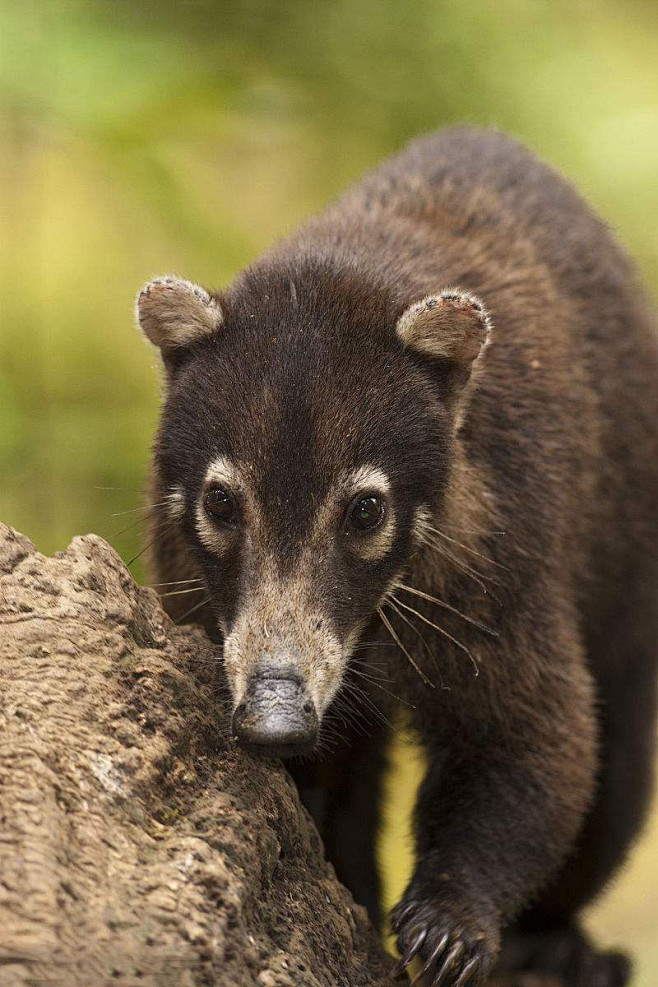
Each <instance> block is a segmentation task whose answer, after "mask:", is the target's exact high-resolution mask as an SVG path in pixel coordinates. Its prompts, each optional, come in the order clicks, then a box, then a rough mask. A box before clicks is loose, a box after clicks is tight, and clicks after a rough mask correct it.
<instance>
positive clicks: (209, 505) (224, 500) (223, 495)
mask: <svg viewBox="0 0 658 987" xmlns="http://www.w3.org/2000/svg"><path fill="white" fill-rule="evenodd" d="M203 504H204V507H205V509H206V511H207V512H208V514H210V515H212V517H213V518H214V519H215V520H216V521H221V523H222V524H230V525H233V524H235V522H236V521H237V516H238V510H237V507H236V505H235V500H234V499H233V496H232V494H230V493H229V492H228V490H225V489H224V487H211V488H210V489H209V490H207V491H206V494H205V496H204V498H203Z"/></svg>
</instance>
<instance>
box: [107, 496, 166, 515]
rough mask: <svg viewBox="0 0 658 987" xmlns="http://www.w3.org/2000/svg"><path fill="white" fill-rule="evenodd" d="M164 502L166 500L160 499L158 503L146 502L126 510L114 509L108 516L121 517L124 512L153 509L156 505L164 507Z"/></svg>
mask: <svg viewBox="0 0 658 987" xmlns="http://www.w3.org/2000/svg"><path fill="white" fill-rule="evenodd" d="M166 503H167V502H166V501H165V500H161V501H160V502H159V503H158V504H146V505H142V506H141V507H130V508H128V510H127V511H114V512H113V513H112V514H110V517H122V516H123V515H124V514H136V513H137V511H142V512H146V511H154V510H155V509H156V507H164V506H165V504H166Z"/></svg>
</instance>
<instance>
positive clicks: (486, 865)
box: [392, 653, 596, 987]
mask: <svg viewBox="0 0 658 987" xmlns="http://www.w3.org/2000/svg"><path fill="white" fill-rule="evenodd" d="M490 660H491V661H493V660H494V659H493V656H491V659H490ZM523 662H524V671H523V675H519V674H517V676H516V680H514V678H513V677H512V676H509V677H507V676H505V675H504V673H503V674H502V675H501V666H500V665H499V667H498V668H494V669H491V670H490V672H489V676H490V678H489V680H488V681H487V680H486V679H485V681H480V688H481V693H480V707H479V708H480V710H482V708H483V707H484V710H483V711H482V713H481V715H478V702H477V698H476V693H475V690H474V693H473V694H472V695H469V696H466V697H465V696H463V695H462V696H460V699H461V703H460V706H458V705H457V702H458V700H457V698H456V697H455V699H454V700H452V704H451V709H450V710H449V711H448V710H447V711H446V712H448V713H449V715H450V720H451V725H450V731H451V732H452V733H453V736H454V738H455V739H454V741H453V742H452V744H450V745H449V747H448V753H447V756H446V750H445V746H444V745H445V736H446V730H445V722H446V721H445V717H444V716H443V715H442V712H443V711H437V719H438V718H441V719H442V720H443V723H442V727H443V729H441V730H438V729H437V731H436V734H433V732H432V730H431V727H430V729H429V735H428V730H427V727H426V731H425V737H424V739H425V742H426V744H427V748H428V755H429V764H430V767H429V770H428V772H427V775H426V777H425V780H424V782H423V784H422V786H421V790H420V794H419V799H418V803H417V807H416V816H415V819H416V838H417V848H416V850H417V853H416V869H415V872H414V875H413V878H412V880H411V882H410V884H409V886H408V887H407V890H406V892H405V894H404V896H403V898H402V900H401V902H400V903H399V904H398V905H397V906H396V908H395V909H394V910H393V913H392V927H393V930H394V932H395V933H396V934H397V936H398V947H399V949H400V952H401V954H402V958H401V960H400V965H401V967H405V966H407V965H408V964H409V963H410V962H411V961H412V959H413V958H414V957H419V958H420V961H421V964H422V968H423V972H424V973H425V974H426V975H427V977H428V981H427V982H428V983H430V984H432V987H439V985H441V987H447V985H451V987H463V985H465V984H468V985H469V987H474V985H476V984H478V985H479V984H481V983H483V982H484V981H485V979H486V976H487V974H488V972H489V971H490V970H491V968H492V966H493V964H494V962H495V959H496V957H497V954H498V951H499V948H500V939H501V930H502V928H503V927H504V925H506V924H507V923H508V922H509V921H510V920H511V919H512V918H513V917H514V916H515V915H516V914H518V912H519V911H520V910H521V909H522V908H523V906H524V905H525V904H526V903H527V902H528V900H529V899H530V898H531V896H532V895H533V894H535V893H536V892H537V890H538V889H539V888H540V887H541V886H542V885H543V884H544V883H546V881H547V880H548V879H549V878H550V876H551V874H552V873H553V872H554V871H555V869H556V868H557V867H558V866H559V864H560V862H561V860H562V859H563V858H564V856H565V855H566V853H567V852H568V850H569V848H570V846H571V844H572V843H573V841H574V839H575V837H576V834H577V832H578V829H579V826H580V824H581V822H582V819H583V816H584V813H585V811H586V808H587V805H588V803H589V800H590V798H591V792H592V788H593V779H594V775H595V762H596V756H595V746H596V745H595V726H594V717H593V713H592V695H591V686H590V682H589V679H588V675H587V673H586V671H585V666H584V662H581V661H579V660H577V659H573V660H565V657H564V654H559V653H558V654H553V655H551V656H550V657H549V656H546V655H543V656H542V657H541V659H538V658H536V657H535V658H528V657H527V656H524V657H523ZM501 664H502V663H501ZM485 675H487V671H486V670H485V671H483V676H485ZM494 676H496V677H497V679H498V680H497V681H494ZM502 679H505V681H504V686H503V682H502ZM477 681H478V680H476V682H477ZM501 686H503V687H504V690H505V692H504V702H502V694H501V702H500V706H499V708H498V709H497V708H496V707H497V705H498V704H497V701H496V698H495V696H496V690H497V689H500V688H501ZM460 708H461V709H463V710H464V713H462V714H460ZM466 711H470V715H471V716H472V718H473V721H477V722H475V723H474V722H469V721H468V720H467V719H466V718H465V714H466ZM505 711H506V712H505ZM425 726H426V725H425ZM440 744H441V745H442V747H443V749H442V750H441V752H440V754H439V745H440Z"/></svg>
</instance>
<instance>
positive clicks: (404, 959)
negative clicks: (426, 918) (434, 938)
mask: <svg viewBox="0 0 658 987" xmlns="http://www.w3.org/2000/svg"><path fill="white" fill-rule="evenodd" d="M410 935H413V929H412V930H411V933H410ZM426 936H427V929H425V928H423V929H421V930H420V931H419V933H418V935H417V936H416V938H415V939H414V940H413V942H412V943H411V944H410V945H409V946H407V947H406V948H405V950H404V953H403V954H402V956H401V957H400V959H399V960H398V962H397V964H396V966H395V970H394V971H393V972H394V974H395V976H397V975H398V974H400V973H402V971H403V970H404V969H405V968H406V967H408V966H409V964H410V963H411V961H412V959H413V958H414V956H415V955H416V953H417V952H418V950H419V949H420V947H421V946H422V945H423V943H424V942H425V937H426ZM400 952H402V950H400Z"/></svg>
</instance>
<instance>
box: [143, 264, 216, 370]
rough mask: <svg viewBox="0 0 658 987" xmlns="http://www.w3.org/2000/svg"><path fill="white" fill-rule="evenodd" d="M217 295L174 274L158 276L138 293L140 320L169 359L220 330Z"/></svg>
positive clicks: (150, 336)
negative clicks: (214, 295) (177, 352)
mask: <svg viewBox="0 0 658 987" xmlns="http://www.w3.org/2000/svg"><path fill="white" fill-rule="evenodd" d="M222 318H223V316H222V309H221V305H220V303H219V301H218V300H217V298H215V297H213V296H212V295H211V294H210V293H209V292H207V291H206V289H205V288H202V287H201V286H200V285H198V284H192V282H191V281H186V280H185V279H184V278H177V277H175V276H172V275H167V276H166V277H161V278H154V279H153V281H149V282H148V284H146V285H144V287H143V288H142V290H141V291H140V293H139V295H138V296H137V321H138V323H139V325H140V328H141V329H142V332H143V333H144V335H145V336H146V338H147V339H149V340H150V341H151V342H152V343H153V345H154V346H157V347H159V348H160V350H161V351H162V355H163V357H164V359H165V361H167V359H168V358H169V359H171V358H173V357H175V354H176V351H178V350H182V349H185V347H187V346H191V345H192V344H193V343H195V342H198V341H199V340H200V339H203V338H204V337H206V336H211V335H212V334H213V333H215V332H217V330H218V329H219V327H220V326H221V324H222Z"/></svg>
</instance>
